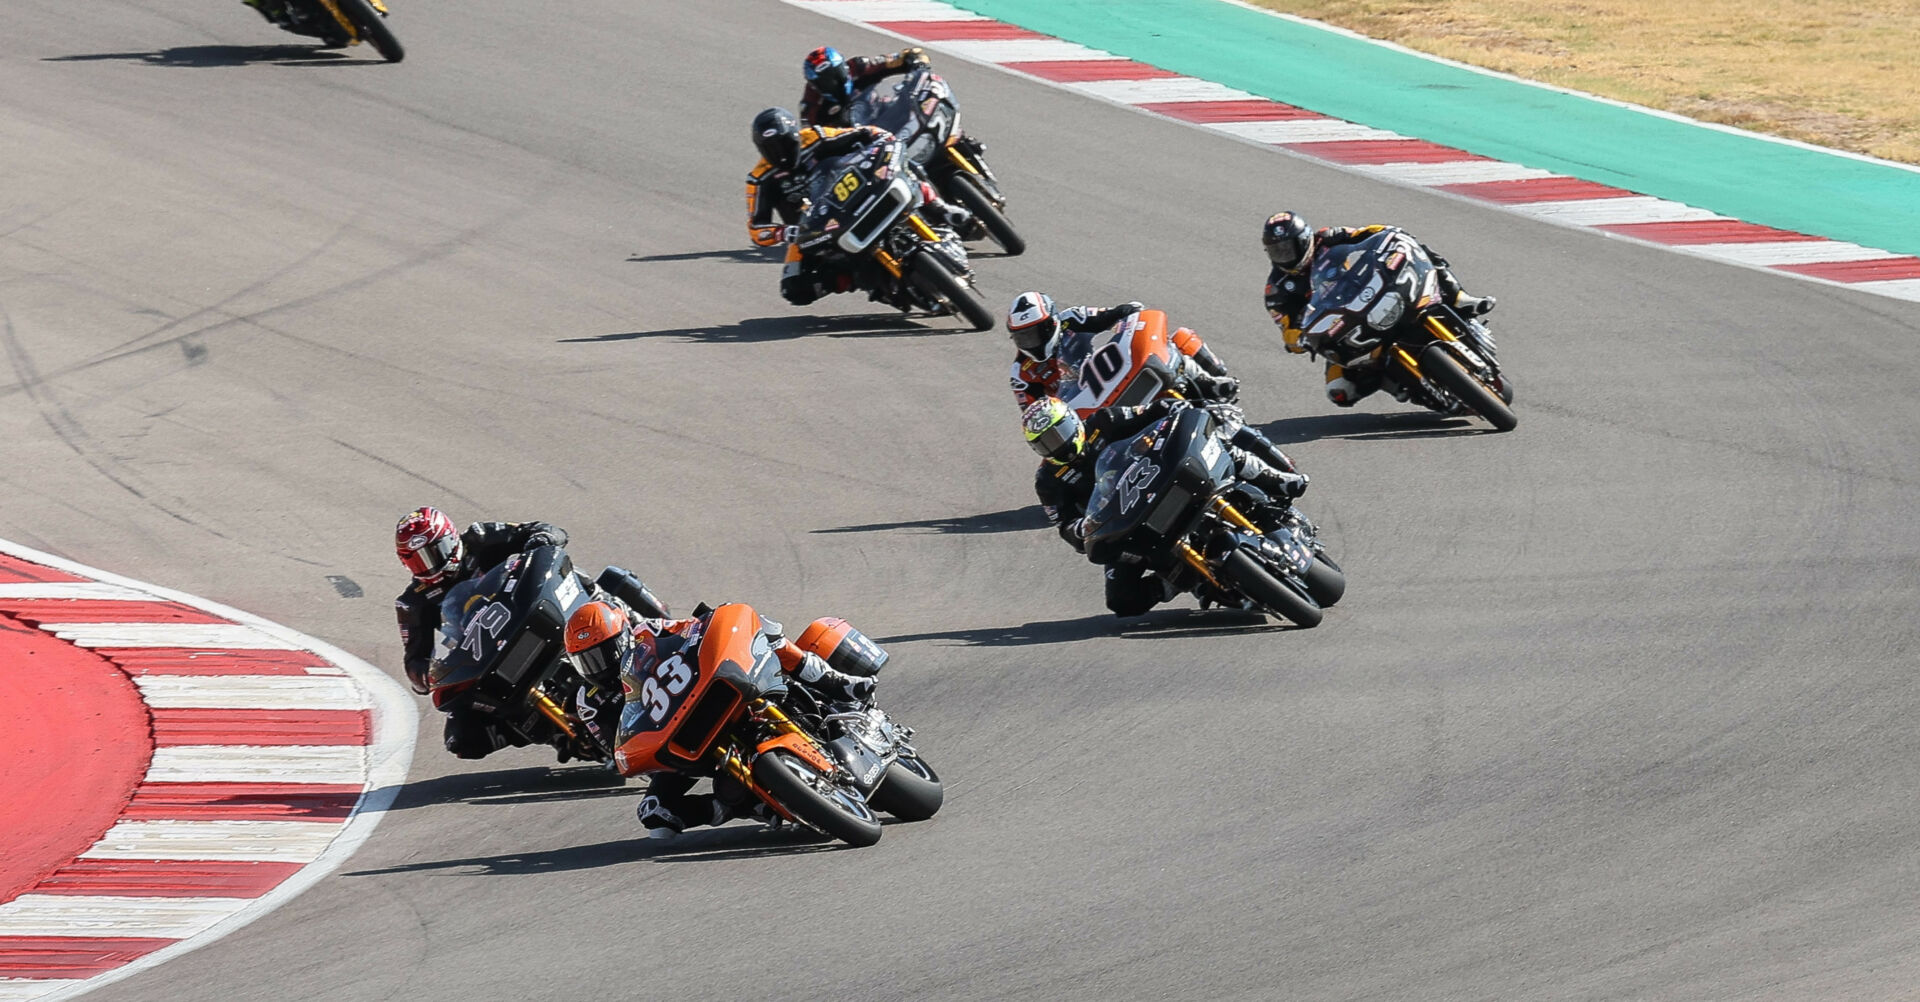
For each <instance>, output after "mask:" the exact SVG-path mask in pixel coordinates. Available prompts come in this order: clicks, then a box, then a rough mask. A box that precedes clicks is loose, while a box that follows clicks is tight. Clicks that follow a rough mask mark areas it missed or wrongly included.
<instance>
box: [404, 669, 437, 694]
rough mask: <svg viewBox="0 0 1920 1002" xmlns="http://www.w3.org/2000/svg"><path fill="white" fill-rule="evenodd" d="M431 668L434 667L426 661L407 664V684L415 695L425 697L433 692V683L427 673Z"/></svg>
mask: <svg viewBox="0 0 1920 1002" xmlns="http://www.w3.org/2000/svg"><path fill="white" fill-rule="evenodd" d="M431 667H432V665H431V664H430V663H429V662H426V661H421V662H419V663H414V662H408V663H407V684H408V685H410V686H412V687H413V691H414V694H415V695H418V696H424V695H426V694H427V693H429V692H432V691H433V684H432V681H431V680H430V679H429V678H428V677H427V671H428V669H430V668H431Z"/></svg>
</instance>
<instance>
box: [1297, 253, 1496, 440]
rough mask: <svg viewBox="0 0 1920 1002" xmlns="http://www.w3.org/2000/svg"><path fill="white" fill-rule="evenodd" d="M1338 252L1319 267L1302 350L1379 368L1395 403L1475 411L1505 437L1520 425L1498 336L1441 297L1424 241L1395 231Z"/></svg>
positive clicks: (1357, 367) (1351, 365)
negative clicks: (1497, 357) (1498, 352)
mask: <svg viewBox="0 0 1920 1002" xmlns="http://www.w3.org/2000/svg"><path fill="white" fill-rule="evenodd" d="M1333 250H1334V253H1330V254H1326V255H1324V259H1323V260H1322V261H1321V262H1320V264H1319V265H1317V266H1315V268H1314V269H1313V275H1312V279H1311V281H1312V283H1313V299H1312V300H1311V301H1310V302H1309V303H1308V304H1307V310H1306V315H1305V316H1304V317H1303V318H1302V319H1301V323H1300V329H1301V332H1302V333H1301V336H1300V343H1301V344H1303V345H1306V346H1307V349H1308V350H1309V351H1311V352H1313V353H1314V354H1315V355H1316V356H1318V355H1328V356H1330V357H1332V358H1333V359H1334V360H1335V361H1337V362H1339V363H1340V364H1341V365H1342V366H1343V367H1345V368H1347V369H1350V370H1358V371H1359V372H1361V373H1364V372H1366V370H1368V369H1370V368H1376V367H1377V371H1378V373H1379V378H1380V385H1381V388H1383V389H1385V390H1387V391H1388V392H1389V393H1392V394H1393V396H1394V397H1395V398H1396V399H1399V400H1403V401H1409V402H1412V403H1417V404H1419V405H1421V406H1423V407H1427V408H1429V409H1431V410H1436V411H1439V412H1440V413H1442V414H1458V413H1461V412H1462V411H1471V412H1473V413H1475V414H1478V415H1479V416H1480V417H1482V418H1485V419H1486V420H1487V422H1488V423H1489V424H1492V425H1493V426H1494V427H1495V428H1496V429H1498V430H1500V431H1512V430H1513V429H1514V427H1515V426H1517V425H1518V424H1519V423H1520V419H1519V418H1518V417H1515V416H1514V413H1513V409H1512V407H1510V406H1509V405H1510V404H1512V403H1513V384H1512V382H1511V381H1510V380H1509V379H1508V378H1507V377H1506V376H1505V375H1503V374H1502V373H1501V371H1500V364H1499V362H1498V361H1496V360H1495V358H1494V343H1493V334H1492V332H1490V331H1488V330H1487V327H1486V325H1485V324H1483V323H1481V322H1480V321H1478V320H1475V319H1470V318H1468V317H1464V316H1462V315H1461V314H1460V313H1459V311H1457V310H1455V309H1454V308H1453V307H1451V306H1449V305H1447V304H1446V303H1444V302H1442V301H1441V300H1442V298H1443V297H1442V296H1441V294H1440V288H1439V276H1438V274H1437V272H1436V270H1435V267H1434V262H1433V259H1432V258H1431V257H1429V256H1428V254H1427V250H1426V248H1424V247H1422V246H1420V242H1419V241H1417V240H1415V239H1413V238H1412V237H1411V236H1408V235H1407V234H1406V233H1404V232H1401V231H1399V230H1392V229H1389V230H1383V231H1381V232H1379V233H1376V234H1374V235H1373V236H1371V237H1368V238H1367V239H1365V240H1362V241H1360V242H1358V243H1355V244H1352V245H1349V246H1343V247H1337V248H1333Z"/></svg>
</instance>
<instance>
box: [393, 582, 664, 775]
mask: <svg viewBox="0 0 1920 1002" xmlns="http://www.w3.org/2000/svg"><path fill="white" fill-rule="evenodd" d="M610 598H611V599H615V600H618V601H620V602H621V603H622V604H624V605H626V606H627V607H628V608H630V609H632V610H633V611H635V612H637V613H638V614H640V615H643V616H651V617H656V618H665V617H666V616H667V615H668V612H667V607H666V606H665V604H663V603H661V602H660V600H659V599H658V598H655V597H654V595H653V593H652V592H651V591H649V590H647V588H646V586H645V585H643V584H641V583H640V581H639V579H638V578H635V577H634V576H633V575H632V574H631V573H629V572H627V571H624V570H622V569H620V568H618V567H609V568H607V569H606V570H604V571H602V572H601V573H600V576H599V578H597V579H592V580H590V579H588V578H587V577H586V576H585V575H582V574H579V573H576V572H575V571H574V569H573V559H572V558H571V557H569V556H568V555H567V551H566V550H564V549H562V548H560V547H558V546H538V547H534V548H533V549H531V550H528V551H527V552H525V553H517V554H514V555H513V556H512V557H509V558H507V559H506V560H505V561H503V562H502V563H501V564H500V565H499V566H498V567H495V568H493V569H492V570H490V571H487V572H486V573H485V574H482V575H480V576H479V577H477V578H473V579H471V580H468V581H463V582H461V583H460V584H458V585H455V586H454V587H453V588H452V589H451V590H450V591H448V592H447V597H446V598H444V599H442V600H441V603H440V624H441V625H440V636H439V638H438V643H437V645H436V647H435V650H434V659H433V665H432V667H431V669H430V670H429V673H428V679H429V682H430V684H431V685H432V689H431V691H432V694H433V705H434V706H435V707H437V708H439V709H441V710H456V709H461V708H466V709H471V710H473V711H475V712H477V713H479V714H480V715H482V716H484V717H486V718H487V719H488V720H489V722H491V723H492V724H494V725H495V726H496V727H498V728H499V729H500V730H501V732H502V733H504V734H506V735H508V737H509V738H510V739H511V740H513V743H515V744H521V745H524V744H544V745H551V746H552V747H553V748H554V750H555V751H557V752H558V753H559V755H560V761H562V762H565V761H567V760H568V759H569V758H578V759H584V760H587V761H591V762H604V761H606V760H607V759H608V758H609V757H610V756H612V754H613V749H612V748H611V747H609V746H608V745H607V743H606V741H604V740H602V738H600V737H597V736H596V735H595V733H594V732H595V728H593V727H589V726H587V724H588V721H589V718H592V719H595V720H598V719H599V715H600V714H606V718H605V720H604V725H605V726H604V727H602V728H600V732H601V734H604V735H606V736H607V738H608V739H611V736H612V735H613V733H614V729H615V727H616V726H617V719H618V717H619V714H620V705H621V694H620V691H619V689H618V688H617V687H616V688H613V689H611V690H602V689H599V688H597V687H593V686H587V687H586V689H587V699H586V702H585V705H584V707H583V706H582V705H581V704H580V702H579V701H578V699H577V697H578V694H579V693H580V692H581V690H582V686H583V681H582V679H581V677H580V675H579V673H578V672H577V671H575V670H574V665H573V661H572V659H571V658H569V657H568V656H567V645H566V637H565V633H566V626H567V617H568V616H570V615H572V614H573V611H574V610H575V609H578V608H580V607H581V606H582V605H585V604H586V603H587V602H589V601H593V600H596V599H598V600H602V601H605V600H608V599H610ZM583 714H585V715H584V716H583Z"/></svg>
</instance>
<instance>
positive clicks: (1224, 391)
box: [1194, 376, 1240, 400]
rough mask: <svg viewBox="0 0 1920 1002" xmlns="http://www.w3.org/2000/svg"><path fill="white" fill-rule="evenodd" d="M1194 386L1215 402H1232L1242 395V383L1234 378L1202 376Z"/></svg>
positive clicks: (1196, 380)
mask: <svg viewBox="0 0 1920 1002" xmlns="http://www.w3.org/2000/svg"><path fill="white" fill-rule="evenodd" d="M1194 385H1195V386H1196V387H1198V388H1199V390H1200V392H1201V393H1202V394H1204V395H1206V396H1208V397H1211V398H1213V399H1214V400H1232V399H1234V398H1235V397H1238V396H1239V395H1240V381H1239V380H1238V379H1235V378H1233V377H1232V376H1200V377H1199V378H1197V379H1195V380H1194Z"/></svg>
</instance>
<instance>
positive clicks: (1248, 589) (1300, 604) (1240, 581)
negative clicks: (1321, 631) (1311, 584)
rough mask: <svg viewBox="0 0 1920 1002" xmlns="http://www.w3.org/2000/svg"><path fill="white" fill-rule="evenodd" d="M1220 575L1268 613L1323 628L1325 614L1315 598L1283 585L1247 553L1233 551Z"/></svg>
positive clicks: (1295, 622) (1302, 625)
mask: <svg viewBox="0 0 1920 1002" xmlns="http://www.w3.org/2000/svg"><path fill="white" fill-rule="evenodd" d="M1220 573H1221V576H1222V577H1224V578H1226V580H1227V583H1228V584H1230V585H1233V586H1234V587H1235V588H1238V589H1239V590H1240V593H1241V594H1242V595H1245V596H1247V597H1248V598H1250V599H1253V600H1254V601H1255V602H1258V603H1260V604H1261V605H1262V606H1265V607H1266V609H1267V611H1269V612H1271V613H1273V614H1274V615H1276V616H1279V617H1281V618H1282V619H1286V620H1289V621H1291V622H1292V623H1294V624H1295V625H1298V626H1301V627H1303V628H1306V629H1312V628H1313V627H1316V626H1319V625H1320V619H1321V617H1322V615H1323V613H1322V612H1321V610H1320V607H1319V606H1318V605H1315V604H1314V601H1313V599H1310V598H1308V597H1307V596H1305V595H1302V594H1300V593H1299V592H1297V591H1294V590H1293V589H1292V588H1289V587H1287V586H1286V585H1285V584H1282V583H1281V582H1280V581H1279V580H1278V579H1276V578H1275V577H1274V576H1273V575H1272V574H1270V573H1268V572H1267V569H1266V568H1264V567H1262V566H1260V562H1259V561H1257V560H1255V559H1253V558H1252V557H1250V556H1248V555H1247V551H1245V550H1238V549H1237V550H1234V551H1233V553H1232V554H1230V555H1229V556H1228V557H1227V559H1226V560H1225V561H1224V562H1223V563H1221V565H1220Z"/></svg>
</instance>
